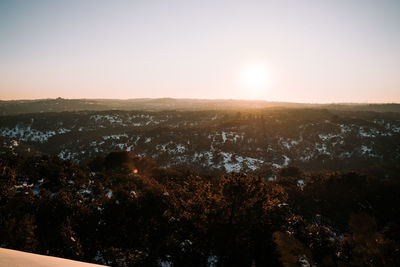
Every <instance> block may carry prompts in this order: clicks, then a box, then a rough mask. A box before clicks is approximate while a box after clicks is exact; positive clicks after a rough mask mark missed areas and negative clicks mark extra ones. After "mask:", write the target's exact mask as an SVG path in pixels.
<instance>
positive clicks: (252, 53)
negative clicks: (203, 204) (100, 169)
mask: <svg viewBox="0 0 400 267" xmlns="http://www.w3.org/2000/svg"><path fill="white" fill-rule="evenodd" d="M399 11H400V2H398V1H388V0H387V1H369V0H368V1H324V2H321V1H311V0H310V1H301V2H299V1H279V2H278V1H265V2H261V1H219V2H218V3H216V2H214V1H202V2H190V3H189V2H184V1H169V2H168V3H166V2H162V1H148V2H139V1H132V2H129V1H113V2H108V1H89V0H88V1H63V2H61V1H59V2H58V1H57V2H54V1H47V0H42V1H35V2H33V1H1V2H0V35H1V36H2V41H1V42H0V74H1V75H0V99H2V100H10V99H43V98H56V97H63V98H69V99H80V98H87V99H134V98H163V97H171V98H196V99H254V100H266V101H282V102H296V103H400V75H399V70H400V31H399V30H398V29H399V26H400V17H399V16H398V14H399Z"/></svg>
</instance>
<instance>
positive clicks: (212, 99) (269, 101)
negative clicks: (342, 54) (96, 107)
mask: <svg viewBox="0 0 400 267" xmlns="http://www.w3.org/2000/svg"><path fill="white" fill-rule="evenodd" d="M58 99H59V100H61V99H62V100H86V101H87V100H96V101H99V100H110V101H132V100H160V99H170V100H192V101H196V100H197V101H243V102H264V103H285V104H304V105H390V104H395V105H399V104H400V102H302V101H299V102H294V101H277V100H265V99H239V98H190V97H183V98H176V97H138V98H85V97H81V98H65V97H55V98H51V97H49V98H31V99H28V98H15V99H2V98H0V101H2V102H12V101H42V100H58Z"/></svg>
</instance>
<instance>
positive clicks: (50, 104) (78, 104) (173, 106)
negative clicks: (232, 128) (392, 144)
mask: <svg viewBox="0 0 400 267" xmlns="http://www.w3.org/2000/svg"><path fill="white" fill-rule="evenodd" d="M276 107H284V108H326V109H336V110H349V111H376V112H400V104H357V103H354V104H353V103H352V104H305V103H290V102H270V101H256V100H232V99H230V100H229V99H228V100H224V99H216V100H210V99H175V98H154V99H150V98H137V99H127V100H118V99H64V98H57V99H39V100H11V101H0V115H3V116H4V115H16V114H26V113H42V112H64V111H84V110H88V111H105V110H141V111H160V110H227V109H228V110H229V109H252V108H276Z"/></svg>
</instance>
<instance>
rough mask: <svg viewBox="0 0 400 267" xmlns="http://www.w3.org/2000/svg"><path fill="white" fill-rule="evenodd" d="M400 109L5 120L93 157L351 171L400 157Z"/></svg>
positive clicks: (43, 145)
mask: <svg viewBox="0 0 400 267" xmlns="http://www.w3.org/2000/svg"><path fill="white" fill-rule="evenodd" d="M399 114H400V113H388V112H371V111H338V110H327V109H294V108H291V109H288V108H278V109H251V110H249V109H238V110H236V111H230V110H214V111H172V110H171V111H159V112H155V111H153V112H150V111H81V112H61V113H32V114H21V115H13V116H2V117H0V136H3V137H7V138H11V139H14V140H16V141H17V142H22V143H23V144H24V143H25V144H28V145H30V146H31V147H33V148H34V149H36V150H37V151H39V152H43V153H47V154H51V155H57V156H59V157H61V158H63V159H70V160H73V161H76V162H87V161H89V160H90V159H92V158H94V157H96V156H101V155H105V154H107V153H109V152H110V151H113V150H126V151H130V152H132V153H134V154H138V155H140V156H142V157H148V158H152V159H153V160H155V161H156V162H158V163H159V164H161V165H162V166H164V167H170V166H171V167H179V166H180V167H187V168H191V169H193V170H196V171H200V172H203V171H204V170H210V171H218V172H233V171H234V172H238V171H245V172H256V171H258V170H262V169H263V168H271V167H272V168H276V169H279V168H282V167H286V166H289V165H295V166H298V167H301V168H303V169H308V170H350V169H357V168H360V167H362V166H368V165H371V164H385V163H387V164H393V163H396V162H398V161H399V160H400V115H399Z"/></svg>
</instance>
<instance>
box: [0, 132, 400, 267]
mask: <svg viewBox="0 0 400 267" xmlns="http://www.w3.org/2000/svg"><path fill="white" fill-rule="evenodd" d="M13 142H15V141H13V140H11V139H6V138H3V139H2V143H3V146H2V149H1V153H0V183H1V184H0V242H1V244H0V245H1V246H2V247H7V248H12V249H18V250H22V251H29V252H35V253H40V254H44V255H53V256H59V257H64V258H69V259H76V260H82V261H87V262H92V263H99V264H106V265H110V266H399V265H400V250H399V249H400V206H399V205H398V203H400V195H399V194H398V192H399V190H400V177H399V174H400V166H399V165H393V164H392V165H390V164H387V165H385V164H382V165H371V166H368V167H367V168H364V169H362V170H359V171H348V172H338V171H335V172H332V171H303V170H301V169H299V168H298V167H295V166H287V167H284V168H281V169H280V170H279V172H278V173H277V176H276V178H275V179H270V178H268V177H269V173H270V171H268V170H265V175H263V173H262V172H260V173H259V174H258V175H252V174H247V173H243V172H239V173H236V172H232V173H225V174H219V173H215V174H210V172H205V173H201V172H194V171H192V170H190V169H184V168H172V167H171V168H165V167H160V166H159V165H158V164H157V163H156V162H154V161H153V160H152V159H150V158H143V157H138V156H137V155H135V154H134V153H133V152H132V151H131V152H127V151H112V152H110V153H109V154H107V155H104V156H97V157H96V158H94V159H92V160H91V161H89V162H87V163H76V162H73V161H71V160H63V159H61V158H59V157H57V156H52V155H46V154H43V153H37V152H35V151H34V149H32V148H30V147H29V146H27V145H24V144H20V145H19V146H18V147H15V146H13Z"/></svg>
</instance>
